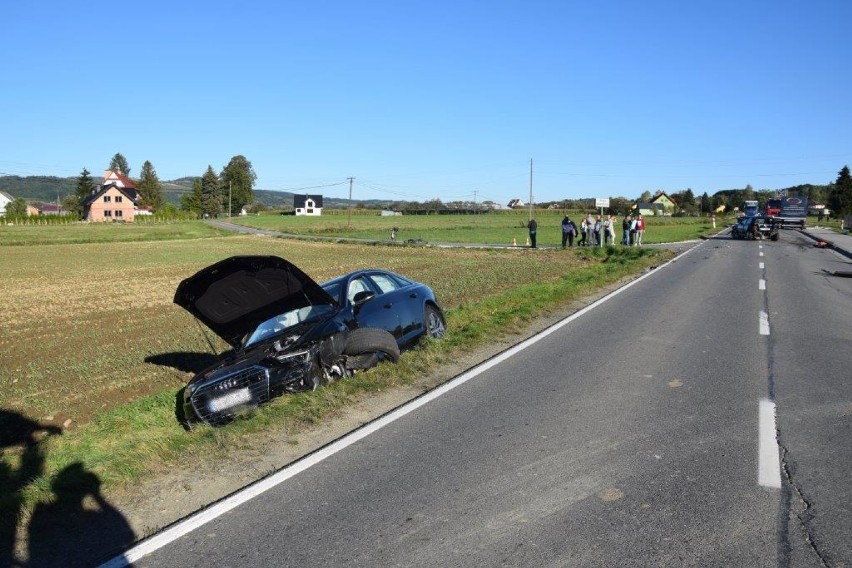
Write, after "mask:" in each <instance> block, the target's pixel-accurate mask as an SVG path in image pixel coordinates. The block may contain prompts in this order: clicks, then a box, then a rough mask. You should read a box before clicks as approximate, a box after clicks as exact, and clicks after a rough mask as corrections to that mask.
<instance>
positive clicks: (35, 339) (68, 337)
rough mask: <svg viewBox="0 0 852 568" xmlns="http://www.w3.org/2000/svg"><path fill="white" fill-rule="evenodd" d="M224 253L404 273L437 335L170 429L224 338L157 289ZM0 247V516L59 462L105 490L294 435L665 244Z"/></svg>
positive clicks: (26, 503)
mask: <svg viewBox="0 0 852 568" xmlns="http://www.w3.org/2000/svg"><path fill="white" fill-rule="evenodd" d="M233 254H278V255H280V256H284V257H286V258H288V259H290V260H292V261H293V262H295V264H297V265H298V266H300V267H301V268H303V269H304V270H305V271H306V272H308V274H310V275H311V276H313V277H314V278H315V279H317V280H320V281H321V280H325V279H328V278H331V277H333V276H336V275H338V274H340V273H343V272H346V271H349V270H353V269H356V268H360V267H366V266H382V267H387V268H390V269H392V270H395V271H397V272H400V273H402V274H406V275H408V276H411V277H412V278H415V279H417V280H421V281H423V282H426V283H428V284H430V285H431V286H432V287H433V288H434V289H435V291H436V293H437V295H438V298H439V299H440V300H441V301H442V303H443V305H444V307H445V309H446V311H447V319H448V334H447V337H446V338H445V339H444V340H441V341H431V342H428V343H426V344H425V345H423V346H422V347H420V348H418V349H415V350H413V351H410V352H407V353H405V354H404V356H403V357H402V359H401V361H400V362H399V363H398V364H396V365H382V366H380V367H378V368H376V369H373V370H371V371H369V372H366V373H362V374H359V375H358V376H356V377H353V378H352V379H349V380H346V381H340V382H338V383H334V384H332V385H329V386H328V387H326V388H323V389H320V390H318V391H316V392H312V393H304V394H300V395H297V396H286V397H282V398H280V399H277V400H276V401H274V402H273V403H272V404H270V405H268V406H266V407H264V408H262V409H260V410H259V411H258V412H257V413H256V414H255V415H254V416H253V417H252V418H251V419H249V420H241V421H237V422H235V423H233V424H231V425H229V426H227V427H224V428H219V429H212V428H206V427H202V428H200V429H198V430H195V431H193V432H186V431H184V430H183V429H182V428H181V427H180V426H179V424H178V422H177V419H176V404H175V403H176V397H178V396H179V392H180V390H181V388H182V386H183V385H184V384H185V382H186V381H187V380H188V378H190V377H191V376H192V374H193V373H194V372H197V371H199V370H201V369H202V368H203V367H205V366H206V365H208V364H209V363H211V362H212V361H213V360H214V353H215V352H217V351H219V350H221V349H223V347H224V346H223V345H222V344H221V343H217V342H216V341H213V340H212V339H211V337H212V336H211V335H210V334H208V333H205V332H204V331H203V330H201V329H200V328H199V327H198V326H197V325H196V324H195V323H194V321H193V320H192V319H191V318H190V317H189V316H188V315H185V314H184V313H183V311H182V310H180V309H179V308H177V307H176V306H174V305H172V303H171V298H172V295H173V293H174V290H175V287H176V286H177V283H178V282H179V281H180V280H181V279H182V278H185V277H186V276H188V275H190V274H192V273H193V272H195V271H196V270H198V269H199V268H201V267H203V266H206V265H208V264H210V263H212V262H214V261H216V260H220V259H221V258H224V257H226V256H230V255H233ZM0 255H2V261H3V263H4V267H8V269H7V270H4V271H3V273H2V275H0V289H2V290H3V291H4V293H5V294H6V296H7V298H9V300H10V301H9V303H8V304H7V309H6V321H7V323H9V325H8V326H6V327H4V328H3V329H2V331H0V386H2V389H0V431H4V432H5V434H4V438H3V445H2V452H3V454H2V460H0V472H2V473H3V475H2V476H0V495H2V498H1V499H0V519H5V520H6V521H2V522H5V523H7V524H8V523H9V522H11V520H12V519H16V518H19V517H21V515H22V513H24V516H26V515H25V513H26V512H28V511H31V510H32V509H33V508H34V506H35V505H36V504H38V503H44V502H49V501H50V500H51V499H53V487H52V483H53V481H54V480H55V478H56V477H57V475H58V474H59V473H60V472H62V471H63V470H64V471H66V472H67V471H69V468H70V469H71V470H73V471H79V472H81V473H82V474H84V475H94V476H96V477H97V479H98V480H99V482H100V484H101V485H100V487H101V491H102V492H103V493H104V495H105V496H106V497H107V498H109V496H110V495H111V494H113V493H114V492H116V491H122V490H124V488H126V487H128V486H131V485H132V484H134V483H137V482H138V481H140V480H142V479H145V478H147V477H150V476H152V475H156V474H157V473H158V472H160V471H165V470H167V469H169V468H170V467H173V466H174V465H175V464H183V465H186V464H192V463H194V462H209V460H210V458H211V456H214V457H216V456H226V455H227V453H228V451H229V449H230V448H244V447H249V446H251V443H252V440H253V438H254V436H253V435H254V434H256V433H257V432H260V431H264V430H265V429H268V428H276V429H278V430H282V429H283V431H285V432H287V433H288V435H290V434H292V435H293V436H295V435H297V434H298V433H299V432H301V431H303V430H304V429H305V428H308V427H310V425H311V424H314V423H316V422H318V421H322V420H323V419H325V418H326V417H327V416H328V415H329V413H332V412H334V411H336V410H338V409H340V408H343V407H344V406H346V405H347V404H349V403H350V402H351V401H352V400H353V399H354V398H355V397H357V396H360V395H363V394H364V393H370V392H374V391H377V390H383V389H388V388H392V387H394V386H398V385H405V384H410V383H412V382H413V381H415V380H416V379H417V378H418V377H421V376H423V375H424V374H426V373H429V372H430V369H432V368H433V367H434V366H435V365H437V364H440V363H442V362H447V361H451V360H454V359H455V358H457V357H458V356H459V355H460V354H463V353H465V352H467V351H469V350H471V349H472V348H475V347H477V346H480V345H484V344H485V343H487V342H488V341H491V340H493V338H495V337H499V336H501V335H504V334H508V333H512V332H516V331H518V330H520V329H523V327H524V326H525V325H526V324H527V323H528V322H529V321H530V320H531V319H532V318H535V317H537V316H539V315H542V314H544V313H546V312H548V311H551V310H557V309H559V308H561V307H564V306H566V305H567V304H568V303H570V302H571V301H573V300H575V299H577V298H579V297H583V296H586V295H588V294H589V293H591V292H593V291H595V290H597V289H599V288H600V287H602V286H605V285H607V284H610V283H613V282H615V281H617V280H619V279H621V278H623V277H625V276H629V275H631V274H635V273H637V272H639V271H641V270H644V269H645V268H647V267H649V266H652V265H657V264H660V263H661V262H663V261H664V260H666V259H667V258H669V257H670V256H671V253H668V252H666V251H661V250H652V249H647V248H643V249H640V248H622V247H607V248H604V249H582V250H580V249H574V250H569V251H562V250H538V251H533V250H502V251H483V250H445V249H431V248H425V249H423V248H411V247H390V248H388V247H376V246H359V245H342V244H333V243H307V242H298V241H287V240H282V239H273V238H259V237H245V236H237V237H230V238H227V239H219V238H213V239H202V240H195V241H168V242H162V243H156V242H148V243H117V244H110V245H105V244H91V245H46V246H39V247H9V248H7V249H5V250H3V251H0ZM127 259H132V260H133V262H132V263H128V262H127ZM12 427H14V428H12ZM14 432H17V438H15V437H13V434H14ZM71 466H74V467H71ZM2 522H0V523H2ZM5 530H8V526H7V527H6V529H5Z"/></svg>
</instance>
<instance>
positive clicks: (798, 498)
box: [776, 430, 831, 567]
mask: <svg viewBox="0 0 852 568" xmlns="http://www.w3.org/2000/svg"><path fill="white" fill-rule="evenodd" d="M776 437H777V439H778V448H779V449H780V450H781V471H782V472H783V474H784V479H785V480H786V484H785V485H786V487H787V488H788V489H787V491H788V492H789V497H792V498H788V499H787V505H788V506H787V521H788V523H789V522H796V521H797V522H798V526H799V528H800V529H801V533H802V535H803V537H804V539H805V542H806V543H807V545H808V549H809V550H810V551H811V552H812V553H813V554H814V556H816V558H817V559H818V560H819V562H820V564H821V565H822V566H826V567H830V566H831V563H830V562H829V561H828V559H827V558H826V554H825V552H824V551H822V550H820V547H819V545H818V544H817V542H816V539H815V535H814V532H815V531H814V528H813V526H812V522H813V520H814V518H815V515H814V513H813V512H812V510H813V506H812V504H811V502H810V500H809V499H808V498H807V497H806V496H805V493H804V490H803V488H802V486H801V485H800V484H799V483H798V482H797V481H796V480H795V477H794V473H795V463H793V464H791V461H790V460H789V459H788V455H789V450H788V449H787V447H786V446H785V445H784V444H783V443H782V441H781V432H780V431H779V430H776ZM794 519H795V521H794ZM786 532H787V537H788V539H789V527H788V530H787V531H786ZM785 545H786V546H787V547H789V542H788V543H785Z"/></svg>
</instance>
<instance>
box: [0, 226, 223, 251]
mask: <svg viewBox="0 0 852 568" xmlns="http://www.w3.org/2000/svg"><path fill="white" fill-rule="evenodd" d="M228 234H229V233H228V232H226V231H222V230H220V229H216V228H214V227H211V226H210V225H208V224H207V223H204V222H203V221H174V222H163V223H73V224H69V225H56V224H52V225H0V246H10V245H17V246H26V245H47V244H80V243H118V242H139V241H168V240H175V239H199V238H204V237H216V236H226V235H228Z"/></svg>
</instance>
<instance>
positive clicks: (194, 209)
mask: <svg viewBox="0 0 852 568" xmlns="http://www.w3.org/2000/svg"><path fill="white" fill-rule="evenodd" d="M201 203H202V196H201V178H195V179H194V180H192V191H190V192H189V193H184V194H183V195H181V196H180V208H181V209H182V210H183V211H189V212H191V213H194V214H195V215H196V216H198V217H200V216H201V213H202V206H201Z"/></svg>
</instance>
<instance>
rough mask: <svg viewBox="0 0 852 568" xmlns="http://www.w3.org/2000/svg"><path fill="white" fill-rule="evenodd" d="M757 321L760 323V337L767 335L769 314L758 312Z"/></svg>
mask: <svg viewBox="0 0 852 568" xmlns="http://www.w3.org/2000/svg"><path fill="white" fill-rule="evenodd" d="M758 321H759V322H760V335H769V314H767V313H766V312H764V311H763V310H760V314H759V316H758Z"/></svg>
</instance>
